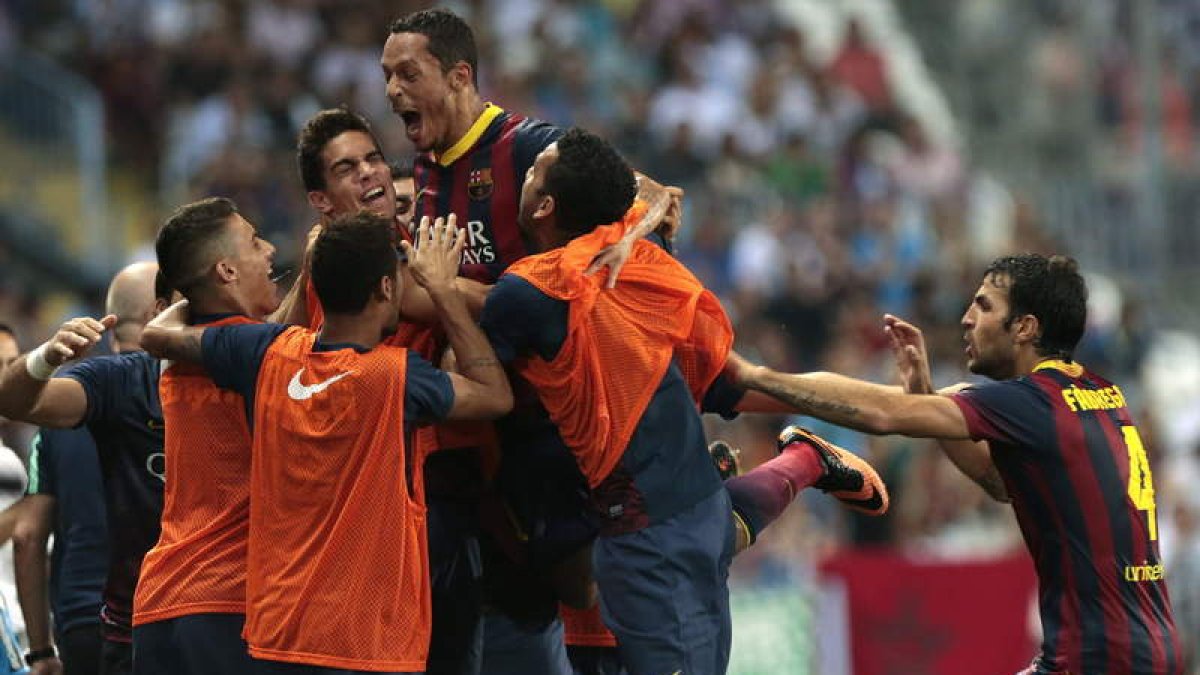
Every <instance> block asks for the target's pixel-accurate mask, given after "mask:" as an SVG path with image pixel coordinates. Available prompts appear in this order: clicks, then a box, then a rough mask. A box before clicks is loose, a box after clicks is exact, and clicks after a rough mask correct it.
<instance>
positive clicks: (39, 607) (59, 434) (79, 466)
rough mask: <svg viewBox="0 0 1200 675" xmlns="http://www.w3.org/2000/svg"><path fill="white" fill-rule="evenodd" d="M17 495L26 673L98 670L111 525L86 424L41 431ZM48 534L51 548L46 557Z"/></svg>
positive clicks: (90, 674)
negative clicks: (21, 494) (24, 490)
mask: <svg viewBox="0 0 1200 675" xmlns="http://www.w3.org/2000/svg"><path fill="white" fill-rule="evenodd" d="M22 501H23V504H22V505H21V510H20V512H19V514H18V516H17V523H16V528H15V530H14V531H13V566H14V570H15V573H16V580H17V596H18V598H19V600H20V603H21V612H22V614H24V616H25V632H26V635H27V636H28V638H29V652H28V653H27V654H26V661H27V663H28V664H29V666H30V672H31V673H32V674H33V675H43V674H46V673H60V672H63V671H64V670H65V671H66V672H68V673H72V674H75V673H78V674H79V675H95V674H96V673H98V672H99V665H100V647H101V637H100V607H101V603H102V595H101V593H102V591H103V589H104V578H105V576H106V575H107V574H108V525H107V521H106V519H105V514H104V483H103V480H102V479H101V477H100V460H99V458H98V457H97V451H96V444H95V442H94V441H92V436H91V434H90V433H88V431H87V429H45V428H43V429H40V430H38V434H37V436H35V437H34V440H33V445H32V450H31V452H30V455H29V489H28V492H27V494H26V495H25V498H24V499H23V500H22ZM51 534H53V535H54V550H53V551H52V552H51V554H50V557H49V560H47V559H46V558H47V556H46V552H47V544H48V543H49V539H50V535H51ZM47 591H48V592H49V596H48V597H47ZM51 615H53V629H51ZM56 644H57V645H58V649H57V650H56V649H55V645H56Z"/></svg>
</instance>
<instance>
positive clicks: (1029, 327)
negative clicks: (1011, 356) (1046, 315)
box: [1013, 314, 1042, 344]
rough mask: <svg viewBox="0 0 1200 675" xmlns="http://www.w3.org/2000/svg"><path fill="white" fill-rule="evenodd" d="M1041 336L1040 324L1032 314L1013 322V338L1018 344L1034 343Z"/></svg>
mask: <svg viewBox="0 0 1200 675" xmlns="http://www.w3.org/2000/svg"><path fill="white" fill-rule="evenodd" d="M1041 334H1042V324H1041V322H1040V321H1038V319H1037V317H1036V316H1034V315H1032V314H1025V315H1022V316H1019V317H1017V319H1016V320H1015V321H1013V338H1014V339H1015V340H1016V341H1017V343H1018V344H1025V343H1027V342H1028V343H1036V342H1037V340H1038V338H1039V337H1041Z"/></svg>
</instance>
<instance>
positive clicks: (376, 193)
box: [358, 186, 384, 206]
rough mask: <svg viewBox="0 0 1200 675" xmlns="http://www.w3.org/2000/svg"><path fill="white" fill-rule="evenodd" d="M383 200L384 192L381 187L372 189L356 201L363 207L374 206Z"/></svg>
mask: <svg viewBox="0 0 1200 675" xmlns="http://www.w3.org/2000/svg"><path fill="white" fill-rule="evenodd" d="M383 198H384V190H383V187H382V186H378V187H373V188H371V189H370V190H367V191H366V192H364V193H363V194H362V195H361V196H359V198H358V200H359V201H360V202H361V203H362V205H363V206H375V205H377V204H378V203H379V200H381V199H383Z"/></svg>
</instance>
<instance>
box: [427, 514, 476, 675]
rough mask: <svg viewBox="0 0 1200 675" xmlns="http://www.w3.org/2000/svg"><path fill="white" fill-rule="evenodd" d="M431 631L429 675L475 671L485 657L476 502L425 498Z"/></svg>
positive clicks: (460, 674)
mask: <svg viewBox="0 0 1200 675" xmlns="http://www.w3.org/2000/svg"><path fill="white" fill-rule="evenodd" d="M427 508H428V530H429V567H430V585H431V592H432V593H431V594H432V604H433V630H432V633H431V637H430V642H429V659H428V661H427V662H426V664H425V672H426V673H427V674H428V675H478V674H479V668H480V665H481V663H482V661H483V609H482V608H483V581H482V578H481V577H482V573H483V565H482V563H481V558H480V553H479V534H478V530H479V505H478V502H471V501H461V500H455V499H447V498H443V497H429V499H428V502H427Z"/></svg>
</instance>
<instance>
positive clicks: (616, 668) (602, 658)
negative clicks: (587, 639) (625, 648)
mask: <svg viewBox="0 0 1200 675" xmlns="http://www.w3.org/2000/svg"><path fill="white" fill-rule="evenodd" d="M567 658H569V659H571V667H572V668H574V669H575V675H628V674H627V673H626V672H625V667H624V666H622V665H621V655H620V654H619V653H618V652H617V648H616V647H589V646H585V645H567Z"/></svg>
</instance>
